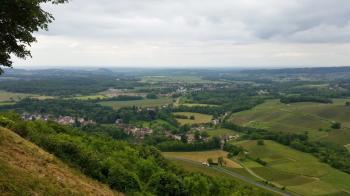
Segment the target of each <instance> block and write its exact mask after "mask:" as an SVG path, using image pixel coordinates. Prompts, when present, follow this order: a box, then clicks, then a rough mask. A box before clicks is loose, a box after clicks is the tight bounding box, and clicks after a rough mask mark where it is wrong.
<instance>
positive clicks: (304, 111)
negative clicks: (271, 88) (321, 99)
mask: <svg viewBox="0 0 350 196" xmlns="http://www.w3.org/2000/svg"><path fill="white" fill-rule="evenodd" d="M345 101H346V100H345V99H338V100H335V101H334V103H333V104H320V103H294V104H282V103H280V102H279V101H278V100H270V101H267V102H265V103H264V104H261V105H258V106H256V107H255V108H253V109H251V110H247V111H243V112H239V113H235V114H233V115H232V116H231V120H232V121H233V122H234V123H236V124H240V125H243V126H250V127H257V128H264V129H267V130H271V131H285V132H294V133H303V132H305V131H308V132H309V136H310V138H311V139H313V140H320V139H322V140H324V141H331V142H335V143H338V144H341V145H344V144H348V143H350V131H348V129H349V128H350V107H347V106H345ZM333 121H337V122H341V123H342V127H343V129H344V130H342V131H339V130H332V129H331V128H330V126H331V124H332V122H333ZM346 138H347V139H346Z"/></svg>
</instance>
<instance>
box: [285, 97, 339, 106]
mask: <svg viewBox="0 0 350 196" xmlns="http://www.w3.org/2000/svg"><path fill="white" fill-rule="evenodd" d="M280 101H281V103H285V104H288V103H298V102H315V103H333V101H332V99H329V98H324V97H316V96H288V97H282V98H281V99H280Z"/></svg>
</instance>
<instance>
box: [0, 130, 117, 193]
mask: <svg viewBox="0 0 350 196" xmlns="http://www.w3.org/2000/svg"><path fill="white" fill-rule="evenodd" d="M0 137H1V138H2V140H1V142H0V161H1V163H2V165H3V166H4V167H6V168H7V169H6V170H5V171H4V173H5V174H6V175H8V176H11V175H12V176H15V177H16V178H18V179H17V180H15V181H13V180H12V181H10V180H8V181H6V177H4V176H3V177H4V178H2V179H0V186H1V185H3V186H7V187H11V188H12V189H13V190H16V189H23V190H25V191H28V190H30V193H23V194H28V195H48V194H55V195H56V194H57V195H66V194H68V193H69V194H70V195H118V193H115V192H113V191H111V190H110V189H109V188H108V187H107V186H106V185H103V184H101V183H99V182H96V181H94V180H92V179H90V178H88V177H86V176H84V175H83V174H81V173H80V172H79V171H77V170H74V169H72V168H69V167H68V166H67V165H65V164H64V163H62V162H61V161H60V160H58V159H57V158H56V157H55V156H53V155H51V154H49V153H47V152H45V151H44V150H42V149H41V148H39V147H38V146H36V145H34V144H32V143H30V142H28V141H26V140H24V139H23V138H21V137H20V136H18V135H17V134H15V133H14V132H12V131H10V130H8V129H4V128H0ZM17 174H18V175H17ZM21 177H23V179H21ZM24 179H29V180H30V181H33V182H35V183H34V185H33V184H30V185H29V186H28V187H25V186H26V185H27V184H26V183H27V181H28V180H24ZM28 183H29V182H28ZM13 187H15V188H13ZM48 191H52V192H51V193H48ZM0 193H1V194H3V193H2V192H1V189H0ZM4 194H6V192H5V193H4ZM7 194H9V193H7ZM10 195H11V193H10Z"/></svg>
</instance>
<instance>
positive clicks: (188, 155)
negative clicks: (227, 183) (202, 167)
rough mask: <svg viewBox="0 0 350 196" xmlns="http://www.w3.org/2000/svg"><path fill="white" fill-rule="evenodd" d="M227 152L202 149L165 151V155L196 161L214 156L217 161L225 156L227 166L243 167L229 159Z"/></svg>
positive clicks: (204, 160) (202, 160) (203, 160)
mask: <svg viewBox="0 0 350 196" xmlns="http://www.w3.org/2000/svg"><path fill="white" fill-rule="evenodd" d="M227 154H228V153H227V152H225V151H222V150H213V151H201V152H164V153H163V155H164V156H165V157H170V158H171V157H173V158H183V159H188V160H192V161H196V162H200V163H202V162H207V160H208V158H212V159H213V160H214V162H216V161H217V159H218V157H220V156H222V157H224V160H225V161H226V167H230V168H242V167H241V165H239V164H238V163H236V162H234V161H233V160H231V159H227Z"/></svg>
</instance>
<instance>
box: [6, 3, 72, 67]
mask: <svg viewBox="0 0 350 196" xmlns="http://www.w3.org/2000/svg"><path fill="white" fill-rule="evenodd" d="M46 2H52V3H55V4H57V3H63V2H66V0H36V1H13V0H3V1H1V4H0V21H1V23H0V29H1V30H0V42H1V46H0V65H2V66H6V67H11V66H12V61H11V54H13V55H16V56H17V57H19V58H26V57H28V56H31V54H30V51H29V50H28V49H27V48H26V47H27V46H30V44H31V43H32V42H35V41H36V38H35V37H34V36H33V35H32V34H33V33H34V32H36V31H38V30H39V29H43V30H47V29H48V24H49V23H50V22H52V20H53V19H54V18H53V16H52V15H51V14H50V13H48V12H45V11H44V10H43V9H42V7H41V6H42V3H46ZM2 72H3V70H2V69H1V67H0V74H1V73H2Z"/></svg>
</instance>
